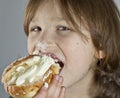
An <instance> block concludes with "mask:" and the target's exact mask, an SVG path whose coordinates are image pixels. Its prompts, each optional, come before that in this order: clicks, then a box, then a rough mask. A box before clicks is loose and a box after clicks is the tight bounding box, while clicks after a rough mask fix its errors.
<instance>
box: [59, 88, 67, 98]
mask: <svg viewBox="0 0 120 98" xmlns="http://www.w3.org/2000/svg"><path fill="white" fill-rule="evenodd" d="M65 92H66V88H65V87H64V86H63V87H62V88H61V92H60V95H59V98H65Z"/></svg>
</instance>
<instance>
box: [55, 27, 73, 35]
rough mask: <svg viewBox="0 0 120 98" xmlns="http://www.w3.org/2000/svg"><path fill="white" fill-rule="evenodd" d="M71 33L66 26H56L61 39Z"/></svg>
mask: <svg viewBox="0 0 120 98" xmlns="http://www.w3.org/2000/svg"><path fill="white" fill-rule="evenodd" d="M71 32H72V29H70V28H69V27H66V26H57V34H58V35H60V36H62V37H67V36H68V35H70V34H71Z"/></svg>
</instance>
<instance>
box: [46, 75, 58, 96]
mask: <svg viewBox="0 0 120 98" xmlns="http://www.w3.org/2000/svg"><path fill="white" fill-rule="evenodd" d="M59 77H60V76H59V75H55V76H54V78H53V80H52V82H51V84H50V86H49V88H48V94H47V98H53V97H54V95H55V91H56V89H57V88H58V83H59Z"/></svg>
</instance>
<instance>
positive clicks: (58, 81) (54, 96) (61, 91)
mask: <svg viewBox="0 0 120 98" xmlns="http://www.w3.org/2000/svg"><path fill="white" fill-rule="evenodd" d="M62 83H63V77H62V76H60V75H56V76H54V78H53V79H52V81H51V83H50V85H49V88H47V87H45V86H43V87H42V88H41V89H40V91H39V92H38V93H37V95H36V96H35V97H34V98H65V87H63V86H62Z"/></svg>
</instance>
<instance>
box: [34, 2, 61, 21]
mask: <svg viewBox="0 0 120 98" xmlns="http://www.w3.org/2000/svg"><path fill="white" fill-rule="evenodd" d="M37 18H51V19H52V18H54V19H56V20H63V16H62V13H61V10H60V8H59V6H58V3H57V2H55V1H54V0H45V1H44V2H42V3H41V4H39V6H38V8H37V9H36V13H35V15H34V17H33V20H35V19H37Z"/></svg>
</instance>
